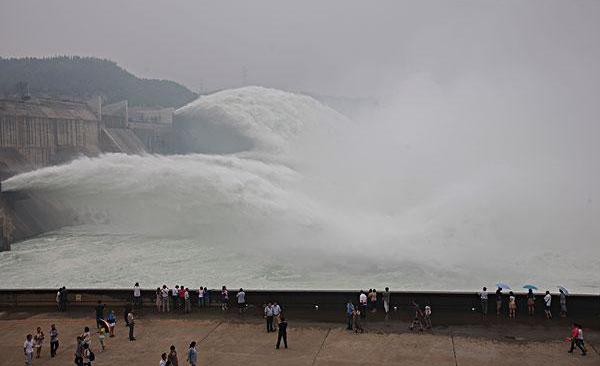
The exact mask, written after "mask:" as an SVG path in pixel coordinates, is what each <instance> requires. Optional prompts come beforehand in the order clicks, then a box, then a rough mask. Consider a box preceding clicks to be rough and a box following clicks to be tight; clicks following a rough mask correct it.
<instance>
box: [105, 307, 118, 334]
mask: <svg viewBox="0 0 600 366" xmlns="http://www.w3.org/2000/svg"><path fill="white" fill-rule="evenodd" d="M106 321H107V322H108V335H109V337H114V336H115V325H116V324H117V317H116V316H115V312H114V311H112V310H111V311H109V312H108V316H107V317H106Z"/></svg>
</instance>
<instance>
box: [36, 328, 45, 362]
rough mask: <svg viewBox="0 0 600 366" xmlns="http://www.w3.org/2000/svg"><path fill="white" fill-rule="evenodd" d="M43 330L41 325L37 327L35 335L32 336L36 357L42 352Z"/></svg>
mask: <svg viewBox="0 0 600 366" xmlns="http://www.w3.org/2000/svg"><path fill="white" fill-rule="evenodd" d="M44 338H46V337H45V336H44V332H42V328H41V327H37V329H36V331H35V335H34V336H33V347H34V348H35V353H36V356H35V357H36V358H40V356H41V354H42V345H43V344H44Z"/></svg>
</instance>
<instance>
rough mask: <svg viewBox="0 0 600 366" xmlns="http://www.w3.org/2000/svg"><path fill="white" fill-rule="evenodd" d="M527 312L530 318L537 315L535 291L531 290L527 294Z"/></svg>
mask: <svg viewBox="0 0 600 366" xmlns="http://www.w3.org/2000/svg"><path fill="white" fill-rule="evenodd" d="M527 311H528V312H529V316H533V315H534V313H535V295H534V294H533V289H529V291H528V292H527Z"/></svg>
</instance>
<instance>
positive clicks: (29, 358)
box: [23, 334, 33, 366]
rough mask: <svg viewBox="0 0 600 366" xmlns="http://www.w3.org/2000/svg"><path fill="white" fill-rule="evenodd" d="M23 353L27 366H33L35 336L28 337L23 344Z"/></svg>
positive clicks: (29, 335)
mask: <svg viewBox="0 0 600 366" xmlns="http://www.w3.org/2000/svg"><path fill="white" fill-rule="evenodd" d="M23 353H24V354H25V365H27V366H31V363H32V362H33V336H32V335H31V334H28V335H27V338H26V339H25V343H23Z"/></svg>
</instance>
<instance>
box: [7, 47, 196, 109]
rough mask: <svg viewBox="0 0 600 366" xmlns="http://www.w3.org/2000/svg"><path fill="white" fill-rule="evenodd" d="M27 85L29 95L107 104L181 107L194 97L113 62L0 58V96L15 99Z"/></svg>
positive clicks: (181, 86) (51, 58) (171, 82)
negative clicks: (97, 99) (100, 100)
mask: <svg viewBox="0 0 600 366" xmlns="http://www.w3.org/2000/svg"><path fill="white" fill-rule="evenodd" d="M25 84H26V85H27V87H28V91H29V94H30V95H32V96H41V97H53V98H74V99H83V98H90V97H93V96H97V95H101V96H102V97H103V98H104V100H105V102H106V103H113V102H117V101H120V100H123V99H127V100H128V101H129V105H132V106H162V107H180V106H182V105H184V104H187V103H188V102H190V101H192V100H194V99H196V98H197V96H198V95H197V94H196V93H194V92H192V91H191V90H189V89H188V88H186V87H185V86H183V85H181V84H178V83H176V82H174V81H169V80H156V79H141V78H138V77H136V76H135V75H133V74H131V73H129V72H127V71H126V70H124V69H123V68H121V67H119V66H118V65H117V64H116V63H115V62H113V61H110V60H105V59H99V58H94V57H76V56H74V57H70V56H57V57H48V58H0V95H4V96H14V95H18V94H20V93H21V90H20V89H22V88H23V85H25Z"/></svg>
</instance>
